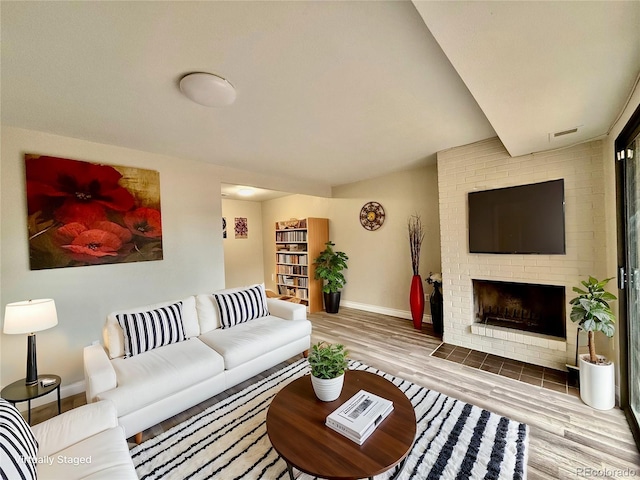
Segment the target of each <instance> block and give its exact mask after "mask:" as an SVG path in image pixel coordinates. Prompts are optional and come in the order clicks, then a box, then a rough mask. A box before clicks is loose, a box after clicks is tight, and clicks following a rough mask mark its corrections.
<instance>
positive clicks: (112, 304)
mask: <svg viewBox="0 0 640 480" xmlns="http://www.w3.org/2000/svg"><path fill="white" fill-rule="evenodd" d="M1 139H2V150H1V154H2V156H1V163H0V168H1V172H2V177H1V184H0V185H1V192H0V207H1V214H2V216H1V221H0V239H1V242H0V245H1V252H0V308H1V309H2V312H4V307H5V305H6V304H7V303H10V302H15V301H20V300H27V299H30V298H40V297H51V298H53V299H54V300H55V301H56V306H57V309H58V320H59V323H58V325H57V326H56V327H55V328H52V329H50V330H46V331H43V332H40V333H38V334H37V335H38V367H39V372H40V373H53V374H58V375H60V376H61V377H62V385H63V395H66V394H73V393H76V391H71V390H72V389H75V388H76V387H77V386H78V385H79V388H80V391H81V390H82V388H83V387H82V385H81V382H82V380H83V370H82V349H83V347H84V346H85V345H88V344H90V343H91V342H92V341H93V340H98V339H100V338H101V330H102V325H103V323H104V320H105V318H106V315H107V314H108V313H109V312H111V311H113V310H116V309H120V308H127V307H135V306H140V305H145V304H147V303H151V302H160V301H165V300H172V299H179V298H183V297H186V296H188V295H191V294H194V293H201V292H208V291H212V290H214V289H219V288H223V287H224V286H225V275H224V252H223V246H222V225H221V217H222V211H221V199H220V184H221V183H222V182H225V183H229V182H241V183H243V184H247V185H257V186H262V187H264V188H270V189H281V190H285V191H299V190H297V189H301V188H306V189H308V190H310V191H312V192H313V193H314V194H315V192H318V194H322V193H323V192H326V189H324V188H323V187H322V186H319V187H316V188H313V186H311V185H306V184H303V183H301V182H291V181H290V180H289V181H286V180H284V179H282V178H281V177H269V176H266V175H257V174H254V173H252V172H242V171H240V170H236V169H230V168H223V167H218V166H214V165H209V164H206V163H202V162H194V161H190V160H187V159H182V158H175V157H168V156H163V155H157V154H151V153H147V152H141V151H136V150H131V149H126V148H120V147H116V146H112V145H104V144H98V143H92V142H87V141H82V140H77V139H73V138H67V137H61V136H57V135H51V134H46V133H42V132H36V131H30V130H24V129H18V128H13V127H7V126H3V127H2V137H1ZM25 153H36V154H47V155H53V156H58V157H64V158H70V159H76V160H86V161H90V162H96V163H103V164H113V165H125V166H133V167H139V168H146V169H152V170H157V171H159V173H160V189H161V202H162V224H163V247H164V260H162V261H155V262H139V263H127V264H115V265H98V266H88V267H74V268H61V269H52V270H38V271H31V270H30V269H29V252H28V243H27V226H26V218H27V213H26V197H25V176H24V154H25ZM252 224H253V225H251V226H250V228H252V227H253V228H255V229H257V230H253V231H254V232H259V230H260V222H258V221H256V222H255V223H254V222H252ZM251 233H252V232H251V231H250V235H251ZM259 276H260V275H259V274H256V275H255V277H256V280H257V278H258V277H259ZM260 281H261V280H260ZM0 347H1V348H0V358H1V368H0V383H1V384H2V386H4V385H7V384H9V383H11V382H13V381H16V380H18V379H20V378H23V377H24V376H25V365H26V336H24V335H4V334H0ZM70 384H73V388H72V389H71V390H70V387H69V385H70Z"/></svg>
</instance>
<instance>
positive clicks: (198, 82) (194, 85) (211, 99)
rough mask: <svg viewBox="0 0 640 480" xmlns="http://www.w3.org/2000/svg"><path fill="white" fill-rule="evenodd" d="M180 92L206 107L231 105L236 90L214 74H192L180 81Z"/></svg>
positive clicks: (234, 98)
mask: <svg viewBox="0 0 640 480" xmlns="http://www.w3.org/2000/svg"><path fill="white" fill-rule="evenodd" d="M180 90H181V91H182V93H184V94H185V95H186V96H187V97H188V98H190V99H191V100H193V101H194V102H196V103H199V104H200V105H204V106H205V107H222V106H224V105H231V104H232V103H233V102H234V101H235V100H236V89H235V88H233V85H231V84H230V83H229V82H228V81H227V80H226V79H224V78H222V77H219V76H217V75H214V74H212V73H190V74H188V75H185V76H184V77H182V80H180Z"/></svg>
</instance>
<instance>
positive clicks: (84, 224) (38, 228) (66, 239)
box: [25, 154, 162, 270]
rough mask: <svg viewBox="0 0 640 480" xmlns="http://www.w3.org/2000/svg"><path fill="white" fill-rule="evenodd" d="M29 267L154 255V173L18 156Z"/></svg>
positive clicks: (157, 250) (158, 229)
mask: <svg viewBox="0 0 640 480" xmlns="http://www.w3.org/2000/svg"><path fill="white" fill-rule="evenodd" d="M25 167H26V179H27V209H28V218H27V223H28V227H29V259H30V264H31V270H42V269H46V268H61V267H78V266H85V265H99V264H105V263H124V262H143V261H149V260H162V221H161V216H160V175H159V173H158V172H156V171H154V170H146V169H141V168H134V167H122V166H115V165H101V164H96V163H91V162H85V161H79V160H70V159H66V158H57V157H49V156H44V155H33V154H26V155H25Z"/></svg>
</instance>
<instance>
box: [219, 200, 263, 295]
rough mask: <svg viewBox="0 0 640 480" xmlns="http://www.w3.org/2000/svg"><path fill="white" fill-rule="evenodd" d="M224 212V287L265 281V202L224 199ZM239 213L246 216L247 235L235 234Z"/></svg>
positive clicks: (242, 216) (240, 215)
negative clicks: (236, 219) (225, 228)
mask: <svg viewBox="0 0 640 480" xmlns="http://www.w3.org/2000/svg"><path fill="white" fill-rule="evenodd" d="M222 216H223V217H225V218H226V219H227V238H225V239H224V240H223V241H222V243H223V245H224V278H225V287H226V288H233V287H242V286H244V285H252V284H254V283H262V282H264V281H265V278H264V259H263V255H262V243H263V238H262V237H263V235H262V203H261V202H250V201H244V200H227V199H223V200H222ZM236 217H241V218H246V219H247V226H248V229H249V235H248V236H247V238H244V239H236V238H235V233H234V221H235V218H236Z"/></svg>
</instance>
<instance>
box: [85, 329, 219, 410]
mask: <svg viewBox="0 0 640 480" xmlns="http://www.w3.org/2000/svg"><path fill="white" fill-rule="evenodd" d="M111 363H112V365H113V368H114V370H115V372H116V377H117V381H118V388H115V389H113V390H109V391H107V392H103V393H100V394H98V395H97V397H98V399H99V400H111V401H112V402H113V403H114V404H115V405H116V409H117V410H118V417H122V416H124V415H126V414H128V413H131V412H133V411H135V410H139V409H141V408H142V407H144V406H146V405H149V404H151V403H153V402H155V401H157V400H158V399H159V398H164V397H168V396H170V395H172V394H174V393H176V392H179V391H181V390H183V389H185V388H187V387H190V386H192V385H195V384H196V383H198V382H201V381H203V380H206V379H209V378H211V377H213V376H215V375H217V374H219V373H222V372H223V371H224V361H223V359H222V357H221V356H220V355H219V354H218V353H216V352H215V351H213V350H212V349H211V348H209V347H208V346H207V345H205V344H204V343H202V342H201V341H200V340H198V339H197V338H191V339H189V340H186V341H184V342H179V343H172V344H171V345H166V346H164V347H160V348H155V349H153V350H149V351H148V352H145V353H143V354H141V355H136V356H135V357H131V358H115V359H113V361H112V362H111Z"/></svg>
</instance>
